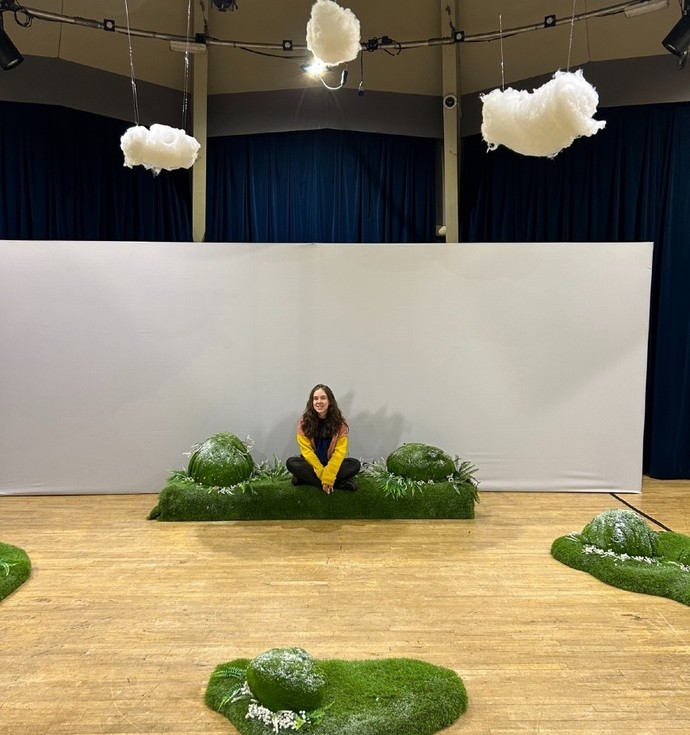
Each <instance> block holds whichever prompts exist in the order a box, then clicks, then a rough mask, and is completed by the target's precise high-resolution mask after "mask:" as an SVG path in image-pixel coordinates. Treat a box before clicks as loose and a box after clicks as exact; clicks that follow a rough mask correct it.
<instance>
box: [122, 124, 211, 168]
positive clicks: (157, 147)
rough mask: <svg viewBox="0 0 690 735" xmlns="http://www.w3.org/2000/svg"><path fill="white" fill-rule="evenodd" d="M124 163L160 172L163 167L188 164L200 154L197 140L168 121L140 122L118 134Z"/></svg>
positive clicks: (191, 163)
mask: <svg viewBox="0 0 690 735" xmlns="http://www.w3.org/2000/svg"><path fill="white" fill-rule="evenodd" d="M120 148H122V152H123V153H124V154H125V166H127V167H128V168H132V167H133V166H143V167H144V168H146V169H153V172H154V173H155V174H159V173H160V172H161V171H162V170H163V169H165V170H166V171H173V170H174V169H176V168H191V166H193V165H194V161H196V158H197V156H198V155H199V148H201V146H200V145H199V142H198V141H197V139H196V138H192V137H191V136H190V135H187V134H186V133H185V131H184V130H179V129H178V128H171V127H170V126H168V125H152V126H151V129H150V130H149V129H148V128H145V127H144V126H143V125H135V126H134V127H131V128H129V130H127V131H126V132H125V134H124V135H123V136H122V138H120Z"/></svg>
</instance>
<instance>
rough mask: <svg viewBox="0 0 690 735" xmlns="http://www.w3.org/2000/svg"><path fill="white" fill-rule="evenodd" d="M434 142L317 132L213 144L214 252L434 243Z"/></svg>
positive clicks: (209, 225) (210, 229)
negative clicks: (263, 245)
mask: <svg viewBox="0 0 690 735" xmlns="http://www.w3.org/2000/svg"><path fill="white" fill-rule="evenodd" d="M436 145H437V143H436V141H435V140H431V139H426V138H412V137H407V136H395V135H381V134H377V133H358V132H348V131H337V130H313V131H299V132H289V133H270V134H260V135H242V136H231V137H223V138H211V139H210V140H209V142H208V189H207V202H208V204H207V217H206V240H208V241H210V242H342V243H351V242H434V241H435V240H436V237H435V225H436V222H435V214H436V205H435V198H436V191H435V190H436V174H435V166H436Z"/></svg>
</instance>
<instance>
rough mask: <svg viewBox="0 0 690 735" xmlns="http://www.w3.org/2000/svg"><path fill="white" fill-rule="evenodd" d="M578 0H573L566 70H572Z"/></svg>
mask: <svg viewBox="0 0 690 735" xmlns="http://www.w3.org/2000/svg"><path fill="white" fill-rule="evenodd" d="M576 3H577V0H573V13H572V15H571V16H570V43H569V44H568V66H567V67H566V71H570V52H571V51H572V50H573V33H574V31H575V4H576Z"/></svg>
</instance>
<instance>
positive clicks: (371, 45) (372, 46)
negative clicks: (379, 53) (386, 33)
mask: <svg viewBox="0 0 690 735" xmlns="http://www.w3.org/2000/svg"><path fill="white" fill-rule="evenodd" d="M378 47H379V39H378V38H370V39H369V40H368V41H367V42H366V48H367V51H376V50H377V49H378Z"/></svg>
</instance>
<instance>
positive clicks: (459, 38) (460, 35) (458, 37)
mask: <svg viewBox="0 0 690 735" xmlns="http://www.w3.org/2000/svg"><path fill="white" fill-rule="evenodd" d="M464 40H465V31H453V41H455V43H462V42H463V41H464Z"/></svg>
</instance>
